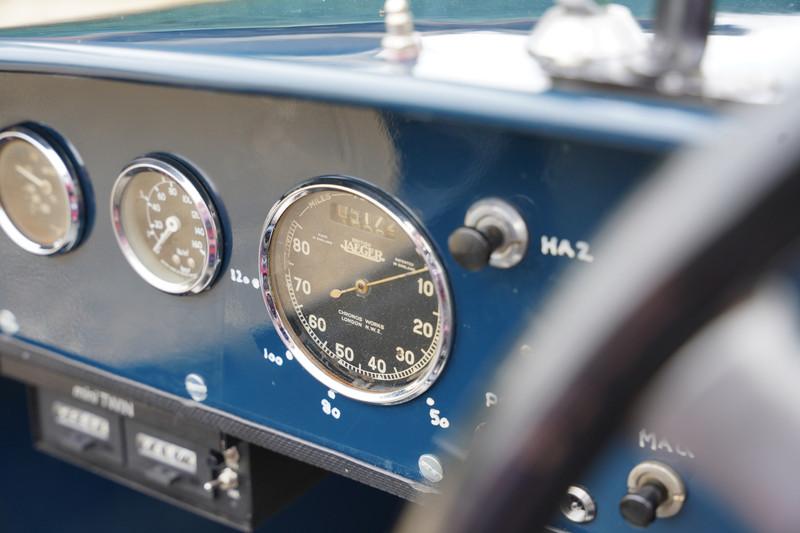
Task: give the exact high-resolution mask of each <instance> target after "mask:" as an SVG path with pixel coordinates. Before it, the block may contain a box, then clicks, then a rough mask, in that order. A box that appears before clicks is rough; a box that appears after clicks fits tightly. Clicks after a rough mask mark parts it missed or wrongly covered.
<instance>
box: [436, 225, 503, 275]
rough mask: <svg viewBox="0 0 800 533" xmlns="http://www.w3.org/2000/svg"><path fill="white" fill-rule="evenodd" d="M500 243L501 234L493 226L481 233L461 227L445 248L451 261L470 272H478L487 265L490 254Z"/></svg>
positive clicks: (453, 234) (448, 240) (501, 240)
mask: <svg viewBox="0 0 800 533" xmlns="http://www.w3.org/2000/svg"><path fill="white" fill-rule="evenodd" d="M502 243H503V234H502V232H501V231H500V230H499V229H498V228H495V227H493V226H490V227H489V228H488V229H486V230H483V231H478V230H477V229H475V228H469V227H466V226H462V227H460V228H458V229H457V230H455V231H454V232H453V233H452V234H450V238H449V239H447V246H448V248H450V254H452V256H453V259H455V260H456V262H457V263H458V264H459V265H461V266H462V267H464V268H466V269H467V270H471V271H477V270H480V269H482V268H483V267H485V266H486V265H488V264H489V257H490V256H491V255H492V252H494V251H495V250H496V249H497V247H498V246H500V245H501V244H502Z"/></svg>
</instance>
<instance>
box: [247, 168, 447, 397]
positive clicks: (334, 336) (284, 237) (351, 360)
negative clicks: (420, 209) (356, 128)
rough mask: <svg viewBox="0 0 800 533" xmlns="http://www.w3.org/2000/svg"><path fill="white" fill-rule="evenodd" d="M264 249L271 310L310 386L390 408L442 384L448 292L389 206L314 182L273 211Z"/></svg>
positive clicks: (328, 181) (339, 184) (418, 240)
mask: <svg viewBox="0 0 800 533" xmlns="http://www.w3.org/2000/svg"><path fill="white" fill-rule="evenodd" d="M261 243H262V244H261V251H260V271H261V281H262V284H261V285H262V288H263V291H264V301H265V303H266V306H267V310H268V312H269V314H270V316H271V318H272V321H273V323H274V324H275V326H276V329H277V330H278V331H279V333H280V334H281V336H282V337H283V340H284V342H285V343H286V344H287V346H288V347H289V349H290V350H291V352H292V353H293V354H294V356H295V357H296V359H297V360H298V361H299V362H300V363H301V364H302V365H303V367H304V368H305V369H306V370H307V371H308V372H309V373H311V375H313V376H314V377H315V378H316V379H318V380H319V381H321V382H322V383H324V384H325V385H326V386H328V387H330V388H331V389H334V390H336V391H338V392H340V393H341V394H343V395H345V396H348V397H351V398H354V399H356V400H361V401H365V402H370V403H377V404H394V403H399V402H403V401H406V400H410V399H411V398H414V397H415V396H418V395H419V394H422V393H423V392H424V391H425V390H426V389H427V388H428V387H430V386H431V384H432V383H433V382H434V380H436V378H437V377H438V376H439V375H440V373H441V371H442V369H443V367H444V364H445V361H446V359H447V355H448V351H449V349H450V345H451V337H452V334H453V331H452V324H453V320H452V306H451V300H450V291H449V288H448V283H447V280H446V278H445V272H444V269H443V268H442V265H441V263H440V261H439V259H438V257H437V254H436V251H435V250H434V248H433V246H432V244H431V242H430V241H429V240H428V239H427V237H426V236H425V234H424V232H423V230H422V228H421V226H420V225H419V224H418V223H417V222H416V220H415V219H414V217H413V216H411V215H410V214H409V213H408V211H407V210H406V209H405V208H403V207H402V206H401V205H400V204H399V203H398V202H397V201H395V200H394V199H393V198H391V197H390V196H388V195H386V194H384V193H382V192H380V191H379V190H377V189H375V188H373V187H372V186H369V185H367V184H365V183H363V182H361V181H356V180H352V179H346V178H339V177H325V178H319V179H317V180H315V181H313V182H311V183H310V184H307V185H304V186H301V187H300V188H298V189H295V190H294V191H292V192H290V193H289V194H288V195H286V196H285V197H284V198H283V199H282V200H281V201H280V202H279V203H278V204H277V205H276V206H275V207H274V208H273V209H272V211H271V212H270V214H269V216H268V218H267V221H266V225H265V228H264V233H263V237H262V241H261Z"/></svg>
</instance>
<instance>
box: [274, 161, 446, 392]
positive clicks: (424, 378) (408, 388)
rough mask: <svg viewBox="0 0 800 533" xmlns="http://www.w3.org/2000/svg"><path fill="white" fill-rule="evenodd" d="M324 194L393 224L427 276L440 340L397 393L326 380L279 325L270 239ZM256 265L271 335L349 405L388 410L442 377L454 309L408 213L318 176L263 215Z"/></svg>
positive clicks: (354, 183) (381, 197) (350, 184)
mask: <svg viewBox="0 0 800 533" xmlns="http://www.w3.org/2000/svg"><path fill="white" fill-rule="evenodd" d="M325 190H334V191H344V192H348V193H350V194H354V195H356V196H359V197H360V198H363V199H364V200H366V201H368V202H370V203H372V204H373V205H375V206H376V207H378V208H379V209H381V210H382V211H384V212H385V213H386V214H387V215H389V216H390V217H391V218H392V219H394V221H395V222H396V223H397V224H398V225H399V227H401V228H402V229H403V231H404V232H405V233H406V235H407V236H408V237H409V238H410V239H411V241H412V242H413V243H414V245H415V246H416V248H417V250H418V251H419V252H420V255H421V256H422V258H423V260H424V261H425V264H426V265H427V266H428V269H429V272H430V274H431V280H432V281H433V284H434V287H435V290H436V295H437V299H438V305H439V314H440V317H439V318H440V325H441V326H440V327H441V340H440V343H439V347H438V350H437V352H436V354H435V355H434V356H433V357H432V358H431V361H430V362H429V363H428V365H427V367H426V370H425V372H424V373H423V374H421V375H420V376H419V377H417V379H415V380H414V381H412V382H410V383H407V384H405V385H403V386H402V387H399V388H397V389H394V390H388V391H386V390H384V391H378V392H375V391H370V390H366V389H363V388H358V387H355V386H354V385H352V383H348V382H346V381H344V380H342V379H340V378H339V377H337V376H335V375H333V374H331V373H330V372H329V371H328V370H327V369H326V368H325V367H324V366H323V365H322V364H320V363H318V362H317V360H318V357H317V356H316V355H314V354H312V353H309V352H310V350H309V351H307V350H306V348H305V347H304V346H303V345H302V343H301V342H299V341H298V340H297V339H296V338H295V337H296V336H297V333H295V332H294V331H293V330H292V329H291V328H290V327H289V326H288V325H287V324H285V323H284V320H283V318H282V316H281V314H282V311H281V309H279V305H280V302H278V301H276V293H274V291H273V290H272V286H271V282H270V275H269V272H270V259H271V258H270V251H269V250H270V242H271V240H272V235H273V233H274V232H275V229H276V228H277V225H278V223H279V222H280V218H281V216H282V215H283V213H284V212H285V211H286V210H287V209H288V208H289V206H291V205H292V204H294V203H295V202H297V201H298V200H300V199H302V198H303V197H305V196H307V195H309V194H311V193H313V192H318V191H325ZM258 262H259V272H260V276H261V290H262V296H263V298H264V304H265V305H266V307H267V311H268V313H269V316H270V319H271V320H272V323H273V324H274V326H275V329H276V331H277V332H278V334H279V335H280V337H281V339H282V340H283V342H284V344H286V347H287V348H288V350H289V351H290V352H291V354H292V355H293V356H294V357H295V358H296V359H297V361H298V362H299V363H300V364H301V365H302V366H303V368H304V369H305V370H306V371H307V372H308V373H309V374H311V375H312V376H313V377H314V378H315V379H317V381H319V382H321V383H322V384H323V385H325V386H326V387H328V388H330V389H332V390H334V391H336V392H338V393H340V394H342V395H343V396H347V397H348V398H352V399H354V400H359V401H362V402H366V403H371V404H379V405H393V404H398V403H402V402H406V401H409V400H411V399H413V398H416V397H418V396H419V395H421V394H422V393H424V392H425V391H427V390H428V389H429V388H430V387H431V385H433V383H434V382H435V381H436V379H438V377H439V376H440V375H441V373H442V370H443V369H444V366H445V363H446V362H447V358H448V356H449V353H450V348H451V346H452V337H453V306H452V299H451V297H450V287H449V284H448V281H447V275H446V273H445V270H444V267H443V266H442V263H441V261H440V260H439V257H438V255H437V253H436V250H435V249H434V247H433V245H432V244H431V242H430V240H429V239H428V237H427V236H426V235H425V232H424V230H423V229H422V225H421V224H420V223H418V222H417V221H416V220H415V219H414V217H413V216H412V215H411V214H410V212H409V210H408V209H406V208H405V207H404V206H403V205H402V204H400V202H399V201H397V200H396V199H394V198H392V197H391V196H389V195H387V194H386V193H383V192H382V191H380V190H378V189H376V188H374V187H372V186H370V185H368V184H366V183H363V182H361V181H358V180H355V179H353V178H344V177H340V176H322V177H319V178H316V179H314V180H313V181H311V182H309V183H306V184H304V185H301V186H300V187H298V188H296V189H294V190H292V191H290V192H289V193H287V194H286V195H285V196H284V197H283V198H281V199H280V200H279V201H278V203H277V204H275V205H274V206H273V207H272V209H271V210H270V212H269V214H268V215H267V219H266V222H265V224H264V229H263V231H262V234H261V244H260V246H259V257H258ZM274 294H275V296H274Z"/></svg>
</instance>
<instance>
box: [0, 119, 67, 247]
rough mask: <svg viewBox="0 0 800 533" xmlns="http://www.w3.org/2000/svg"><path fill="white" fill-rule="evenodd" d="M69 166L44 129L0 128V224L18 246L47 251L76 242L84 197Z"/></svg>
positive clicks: (64, 155)
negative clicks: (47, 137) (44, 133)
mask: <svg viewBox="0 0 800 533" xmlns="http://www.w3.org/2000/svg"><path fill="white" fill-rule="evenodd" d="M62 154H63V155H62ZM74 169H75V166H74V165H73V164H72V163H71V162H70V161H69V160H68V156H67V151H66V150H64V149H61V147H60V146H57V145H56V143H55V142H50V141H49V140H47V139H46V138H45V137H44V136H43V135H40V134H39V133H36V132H35V131H33V130H31V129H28V128H23V127H16V128H11V129H8V130H5V131H3V132H0V227H2V228H3V230H4V231H5V232H6V234H7V235H8V236H9V237H10V238H11V239H12V240H13V241H14V242H15V243H17V244H18V245H19V246H20V247H22V248H23V249H25V250H27V251H29V252H31V253H34V254H38V255H52V254H55V253H59V252H67V251H69V250H70V249H72V248H73V247H74V246H75V245H76V244H77V242H78V240H79V238H80V234H81V229H82V224H83V198H82V194H81V188H80V182H79V179H78V176H77V175H76V173H75V171H74Z"/></svg>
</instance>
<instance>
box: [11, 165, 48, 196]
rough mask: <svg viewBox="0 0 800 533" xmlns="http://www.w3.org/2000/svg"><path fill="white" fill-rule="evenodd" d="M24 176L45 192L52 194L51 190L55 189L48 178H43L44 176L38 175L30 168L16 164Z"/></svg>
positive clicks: (17, 169)
mask: <svg viewBox="0 0 800 533" xmlns="http://www.w3.org/2000/svg"><path fill="white" fill-rule="evenodd" d="M14 170H16V171H17V172H18V173H19V174H20V175H21V176H22V177H23V178H25V179H26V180H28V181H30V182H31V183H33V184H34V185H36V186H37V187H38V188H40V189H42V192H44V193H45V194H50V191H51V190H52V189H53V186H52V185H50V182H49V181H47V180H43V179H42V178H40V177H38V176H37V175H36V174H34V173H33V172H31V171H30V170H28V169H27V168H25V167H23V166H22V165H16V166H15V167H14Z"/></svg>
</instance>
